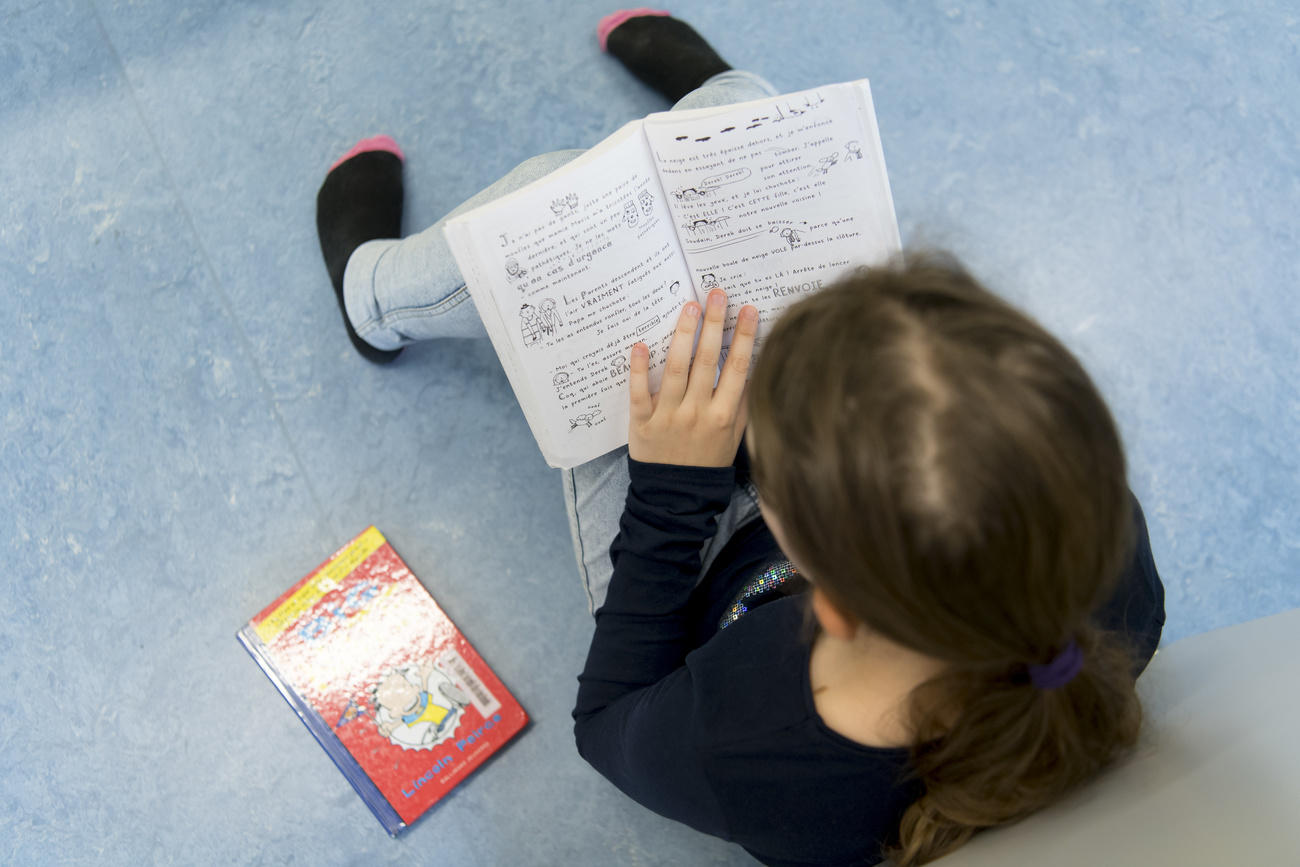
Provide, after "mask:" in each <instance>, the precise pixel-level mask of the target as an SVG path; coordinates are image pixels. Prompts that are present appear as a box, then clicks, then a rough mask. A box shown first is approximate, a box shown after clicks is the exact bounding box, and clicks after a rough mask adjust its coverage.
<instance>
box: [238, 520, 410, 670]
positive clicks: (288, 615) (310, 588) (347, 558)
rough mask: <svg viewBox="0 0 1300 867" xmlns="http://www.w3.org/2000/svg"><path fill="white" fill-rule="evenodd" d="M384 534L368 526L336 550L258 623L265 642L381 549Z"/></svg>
mask: <svg viewBox="0 0 1300 867" xmlns="http://www.w3.org/2000/svg"><path fill="white" fill-rule="evenodd" d="M384 541H385V539H384V536H383V534H382V533H380V532H379V531H378V530H377V529H375V528H374V527H370V528H368V529H367V530H366V531H365V532H364V533H362V534H361V535H360V536H358V537H357V538H355V539H353V540H352V543H351V544H350V545H348V546H347V547H346V548H344V549H343V550H342V551H340V552H339V553H338V554H336V555H335V556H334V557H332V558H331V559H330V561H329V562H328V563H326V564H325V565H324V566H323V567H321V569H320V571H319V572H317V573H316V574H315V575H313V576H312V577H311V579H310V580H308V581H305V582H303V585H302V586H301V587H299V588H298V589H297V590H295V591H294V592H293V595H292V596H290V597H289V598H288V599H286V600H284V602H282V603H280V605H279V607H277V608H276V609H275V610H274V611H272V612H271V613H270V614H269V615H268V616H267V617H266V619H265V620H263V621H261V622H260V623H258V624H257V625H256V626H255V627H254V629H255V631H256V632H257V637H258V638H260V639H262V643H263V644H270V643H271V642H272V641H274V640H275V639H276V638H277V637H279V636H280V634H281V633H282V632H284V631H285V630H286V629H288V628H289V627H290V626H292V625H293V624H294V623H295V622H296V621H297V620H298V618H299V617H302V615H304V614H306V613H307V612H308V611H310V610H311V608H312V606H313V605H315V604H316V603H317V602H319V601H320V600H321V597H323V596H324V595H325V594H326V593H329V592H330V591H331V590H333V589H334V588H336V587H338V586H339V582H341V581H342V580H343V579H344V578H346V577H347V576H348V575H349V574H350V573H351V572H352V570H353V569H355V568H357V566H359V565H361V563H362V562H363V561H364V560H365V559H366V558H367V557H369V556H370V555H371V554H373V553H375V551H377V550H379V548H380V546H382V545H383V544H384Z"/></svg>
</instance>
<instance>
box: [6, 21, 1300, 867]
mask: <svg viewBox="0 0 1300 867" xmlns="http://www.w3.org/2000/svg"><path fill="white" fill-rule="evenodd" d="M1239 8H1240V5H1239V4H1226V3H1219V4H1212V3H1200V2H1183V0H1174V2H1166V3H1160V4H1123V3H1119V4H1106V3H1100V2H1071V3H1066V2H1062V3H1051V4H1007V3H993V2H991V0H990V2H972V3H962V2H948V3H929V2H926V3H904V2H901V0H893V2H880V3H872V4H845V3H832V2H821V0H818V2H803V3H799V4H797V5H796V4H786V3H775V2H767V3H759V4H755V3H750V2H741V0H723V2H716V3H707V4H706V3H702V2H686V3H683V4H681V5H678V6H677V7H675V11H676V12H677V13H678V14H680V15H681V16H682V17H684V18H686V19H688V20H690V21H692V22H693V23H695V24H696V25H697V26H698V27H699V29H700V30H701V31H702V32H704V33H705V34H706V35H708V36H710V37H712V38H713V41H714V42H715V44H716V45H717V46H718V48H719V50H720V51H721V53H722V54H723V55H724V56H725V57H726V58H728V59H729V60H731V61H732V62H733V63H735V64H737V65H747V66H751V67H753V68H755V69H757V70H758V71H761V72H763V73H765V74H766V75H768V76H769V77H770V78H771V79H772V80H773V81H774V83H776V84H777V86H778V87H781V88H782V89H786V90H794V89H799V88H804V87H811V86H814V85H817V84H821V83H826V82H830V81H841V80H847V79H851V78H857V77H862V76H867V77H870V78H871V79H872V83H873V88H874V91H875V99H876V105H877V109H878V112H879V118H880V126H881V131H882V135H883V139H884V146H885V152H886V155H887V158H888V160H889V168H890V176H891V179H892V182H893V189H894V196H895V200H896V204H897V209H898V214H899V218H900V221H901V225H902V229H903V235H904V239H905V240H906V241H908V242H910V243H913V244H915V243H922V244H930V245H935V244H937V245H942V246H945V247H948V248H951V249H953V250H955V251H956V252H957V253H958V254H959V255H961V256H963V257H964V258H965V259H966V260H967V261H968V262H969V263H970V265H971V266H972V267H973V268H974V269H975V270H976V272H977V273H979V274H981V275H982V276H984V277H985V278H986V279H987V281H988V282H989V283H991V284H992V285H993V286H994V287H996V288H999V289H1000V290H1002V291H1003V292H1004V293H1005V294H1006V295H1008V296H1009V297H1011V298H1012V299H1014V300H1016V301H1018V302H1021V303H1023V304H1025V305H1027V306H1028V307H1029V308H1030V309H1031V310H1032V311H1033V312H1035V313H1036V314H1037V315H1038V316H1040V317H1041V318H1042V319H1043V320H1044V321H1045V322H1046V323H1047V324H1048V325H1049V326H1050V327H1052V328H1053V329H1054V330H1055V331H1057V332H1058V333H1059V334H1060V335H1062V336H1063V337H1064V339H1065V340H1066V341H1067V342H1068V343H1069V344H1070V346H1072V347H1073V348H1075V349H1076V350H1077V351H1078V352H1079V353H1080V354H1081V356H1082V357H1083V358H1084V360H1085V362H1086V363H1087V365H1088V366H1089V368H1090V369H1091V370H1092V371H1093V373H1094V374H1095V376H1096V377H1097V379H1098V381H1099V383H1100V384H1101V386H1102V388H1103V390H1104V392H1105V393H1106V395H1107V396H1108V397H1109V399H1110V400H1111V402H1112V405H1113V407H1114V409H1115V412H1116V414H1117V416H1118V418H1119V420H1120V423H1121V425H1122V428H1123V431H1124V434H1125V437H1126V440H1127V445H1128V449H1129V455H1130V458H1131V463H1132V481H1133V486H1134V488H1135V489H1136V491H1137V492H1138V494H1139V496H1140V497H1141V498H1142V500H1143V502H1144V504H1145V506H1146V510H1147V516H1148V519H1149V521H1150V524H1151V535H1152V542H1153V546H1154V549H1155V553H1156V557H1157V560H1158V562H1159V565H1160V568H1161V571H1162V573H1163V575H1164V578H1165V581H1166V584H1167V586H1168V590H1169V599H1168V611H1169V625H1168V628H1167V631H1166V640H1171V639H1176V638H1179V637H1181V636H1185V635H1189V634H1193V633H1199V632H1202V631H1205V630H1209V629H1212V628H1214V627H1218V626H1223V625H1227V624H1232V623H1237V622H1240V621H1244V620H1249V619H1252V618H1256V617H1259V616H1262V615H1266V614H1270V613H1275V612H1279V611H1283V610H1287V609H1290V608H1293V607H1296V606H1298V605H1300V509H1298V508H1297V506H1296V494H1297V489H1298V488H1300V484H1298V483H1300V460H1298V459H1297V454H1296V443H1297V442H1300V373H1298V371H1300V352H1298V351H1297V342H1296V334H1297V331H1300V312H1298V311H1300V305H1298V304H1297V300H1296V299H1297V292H1298V291H1300V253H1298V252H1297V247H1298V245H1297V241H1298V240H1300V237H1298V231H1297V223H1296V213H1297V203H1298V202H1300V145H1297V141H1298V140H1300V117H1298V115H1297V111H1296V105H1297V103H1296V95H1297V93H1300V72H1298V70H1300V49H1298V46H1300V18H1298V17H1297V15H1296V13H1295V11H1294V8H1293V7H1292V6H1291V5H1290V4H1288V3H1283V2H1271V3H1259V4H1254V6H1253V9H1252V10H1251V11H1249V12H1242V11H1237V10H1238V9H1239ZM1026 10H1031V11H1026ZM607 11H609V7H608V6H605V5H600V4H595V3H592V2H588V0H577V2H572V3H564V4H560V3H553V4H552V3H547V4H539V3H524V2H509V3H487V2H484V3H467V2H462V0H455V2H433V3H429V2H425V3H409V2H401V0H399V2H393V3H382V4H362V3H352V4H346V3H333V4H321V3H319V2H314V0H288V2H283V3H275V4H271V3H256V2H242V3H221V2H216V0H197V2H191V3H187V4H174V3H161V2H155V3H148V2H143V3H137V2H132V3H125V2H118V3H113V2H108V0H88V2H50V3H23V2H18V0H4V2H3V4H2V5H0V287H2V288H3V292H4V299H5V300H4V303H3V304H2V305H0V534H2V536H0V538H2V539H3V542H2V543H0V553H2V554H3V556H4V557H5V559H6V568H5V570H4V572H5V579H4V588H5V593H4V599H5V604H4V605H3V609H0V610H2V611H3V614H2V615H0V621H2V622H0V654H2V655H3V672H4V674H3V677H4V681H3V688H0V862H5V863H14V864H24V865H25V864H40V863H60V862H63V863H80V862H86V863H114V864H119V863H121V864H125V863H177V864H193V863H212V864H229V863H276V864H281V863H331V864H334V863H348V864H373V863H402V864H405V863H408V862H416V863H456V864H475V865H478V864H484V865H498V864H577V865H588V864H590V865H605V864H624V863H626V864H638V865H658V864H663V865H677V864H732V863H736V864H741V863H747V858H746V857H745V856H744V854H743V853H742V852H741V851H740V850H738V849H735V848H733V847H731V846H729V845H727V844H724V843H721V842H718V841H714V840H711V839H706V838H703V837H701V836H699V835H697V834H695V833H694V832H692V831H689V830H686V829H684V828H682V827H679V826H675V825H671V824H669V823H667V822H665V821H662V820H660V819H658V818H657V817H656V816H654V815H651V814H649V813H647V812H645V811H643V810H642V809H641V808H639V807H637V806H636V805H634V804H632V803H631V802H629V801H627V800H626V799H625V798H623V797H622V796H621V795H619V794H618V793H617V792H616V791H615V790H614V789H612V787H610V786H609V785H607V784H606V783H605V782H604V781H603V780H601V779H600V778H599V777H597V776H596V774H595V773H594V772H592V771H590V770H589V769H588V768H587V767H586V766H585V765H584V764H583V763H582V762H581V760H580V759H579V758H578V756H577V755H576V753H575V751H574V749H573V747H572V739H571V733H570V722H569V715H568V712H569V709H570V707H571V702H572V699H573V696H574V691H575V681H574V677H575V675H576V673H577V671H578V670H579V668H580V666H581V662H582V659H583V656H584V654H585V651H586V643H587V640H588V637H589V629H590V627H589V621H588V616H587V613H586V611H585V608H584V597H583V593H582V590H581V589H580V587H579V584H578V581H577V578H576V576H575V572H574V568H573V565H572V560H571V556H572V555H571V549H570V544H569V538H568V531H567V526H566V523H565V519H564V516H563V513H562V510H561V494H560V488H559V485H558V482H557V480H556V478H555V477H554V475H553V473H552V471H550V470H549V469H548V468H547V467H546V466H545V465H544V463H543V462H542V460H541V458H540V456H539V454H538V452H537V449H536V447H535V445H534V443H533V441H532V439H531V437H530V435H529V433H528V431H527V429H526V427H525V424H524V420H523V417H522V415H521V414H520V412H519V410H518V409H517V407H516V406H515V404H514V400H513V397H512V394H511V392H510V389H509V387H508V385H507V383H506V380H505V377H504V375H503V374H502V372H501V370H500V367H499V365H498V363H497V361H496V358H495V355H494V353H493V352H492V350H491V348H490V347H488V346H486V345H480V344H473V343H468V342H450V343H447V344H444V345H426V346H421V347H416V348H413V349H410V350H407V352H406V353H405V355H404V356H403V357H402V358H401V359H400V360H399V361H398V362H397V363H396V364H394V365H392V366H391V367H388V368H377V367H374V366H371V365H369V364H367V363H366V362H364V361H363V360H362V359H361V358H360V357H359V356H358V355H357V354H356V353H355V352H354V351H353V350H352V348H351V347H350V346H349V344H348V342H347V340H346V338H345V337H344V334H343V330H342V327H341V324H340V321H339V318H338V312H337V310H336V307H335V303H334V300H333V297H332V295H331V292H330V289H329V285H328V282H327V279H326V276H325V271H324V267H323V265H322V263H321V261H320V258H319V253H318V251H317V247H316V237H315V230H314V225H313V204H314V200H313V199H314V195H315V191H316V188H317V186H318V184H319V183H320V180H321V177H322V173H323V171H324V169H325V168H326V167H327V166H328V165H329V163H330V162H331V161H332V160H333V159H334V158H335V157H336V156H337V155H338V154H340V153H341V152H342V151H343V150H344V149H346V148H347V147H348V146H349V145H350V144H351V143H352V142H353V141H354V140H356V139H357V138H359V137H362V136H365V135H370V134H374V133H377V132H389V133H391V134H393V135H394V136H396V137H397V138H398V140H399V141H400V142H401V143H402V145H403V146H404V147H405V148H406V151H407V155H408V162H407V167H406V178H407V184H408V206H407V214H406V218H407V225H408V227H413V228H420V227H422V226H424V225H426V224H428V223H430V222H432V221H433V220H434V219H436V218H437V217H438V216H439V215H440V214H441V213H442V212H444V211H446V210H448V209H450V208H451V207H453V206H454V205H456V204H458V203H459V202H460V201H461V200H462V199H464V198H466V197H467V196H469V195H470V194H471V193H473V192H475V191H476V190H477V189H478V188H479V187H481V186H483V185H485V184H487V183H488V182H490V181H492V180H494V179H495V178H496V177H497V176H499V175H500V174H502V173H503V172H504V171H506V170H507V169H509V168H510V167H511V166H512V165H514V164H515V163H516V162H518V161H520V160H522V159H523V158H525V157H527V156H530V155H531V154H533V153H535V152H538V151H542V150H549V149H554V148H559V147H574V146H583V145H587V144H590V143H593V142H595V141H597V140H599V139H600V138H601V137H602V136H604V135H605V134H607V133H609V132H611V131H613V130H614V129H615V128H616V127H617V126H618V125H619V124H620V123H621V122H622V121H624V120H625V119H628V118H630V117H633V116H637V115H641V114H644V113H646V112H649V111H652V110H658V109H660V108H663V107H664V104H663V103H662V102H661V101H660V100H659V99H658V98H657V97H656V96H655V95H654V94H652V93H650V92H649V91H647V90H646V89H644V88H643V87H642V86H641V85H639V84H638V83H636V82H635V81H634V80H632V79H631V78H630V77H629V76H628V75H627V74H626V73H625V72H624V71H623V70H622V68H621V67H619V66H618V65H617V64H616V63H615V62H614V61H612V60H610V59H609V58H607V57H604V56H601V55H600V54H599V53H598V51H597V48H596V44H595V39H594V36H593V29H594V25H595V22H596V21H597V19H598V18H599V17H600V15H601V14H603V13H605V12H607ZM372 522H373V523H375V524H377V525H378V526H379V527H380V528H381V529H382V530H383V531H384V532H385V533H386V534H387V535H388V536H389V538H390V539H391V540H392V541H393V543H394V545H395V547H396V548H397V549H398V551H399V552H400V553H401V554H402V555H404V556H405V557H406V559H407V560H408V562H409V563H410V564H411V565H412V567H413V568H414V569H415V570H416V572H417V573H418V574H419V575H421V577H422V578H423V579H424V581H425V583H426V585H427V586H428V587H429V588H430V589H431V590H432V591H433V593H434V594H435V595H436V596H437V598H438V599H439V600H440V601H441V603H442V604H443V606H444V607H445V608H446V609H447V610H448V611H449V612H450V613H451V615H452V616H453V617H454V618H455V619H456V620H457V621H458V622H459V623H460V624H461V626H462V627H463V628H464V629H465V631H466V632H467V633H468V634H469V637H470V638H471V640H472V641H474V642H475V643H476V645H477V646H478V648H479V650H480V651H481V652H482V653H483V655H484V656H485V657H486V658H487V659H488V660H489V661H490V662H491V664H492V665H493V666H494V667H495V668H496V670H497V671H498V673H499V674H500V675H501V677H502V678H503V680H504V681H505V682H506V683H507V684H508V685H510V686H511V687H512V688H513V690H514V691H515V693H516V694H517V696H518V697H519V698H520V699H521V700H522V702H523V704H524V705H525V707H526V708H527V709H528V710H529V711H530V712H531V714H532V716H533V719H534V721H535V722H534V725H533V726H532V728H531V729H530V730H528V731H527V732H526V733H525V734H524V735H523V736H522V737H521V738H520V739H518V741H517V742H516V743H515V744H514V745H513V746H511V747H510V748H509V749H508V750H507V751H506V752H505V753H503V754H502V755H501V756H500V758H499V759H498V760H496V761H495V762H494V763H492V764H491V765H490V766H488V768H487V769H486V770H485V771H483V772H482V773H480V774H479V775H478V776H476V777H474V778H473V779H472V780H471V781H470V782H469V783H468V784H466V785H464V786H463V787H462V788H461V789H460V790H459V791H458V792H457V793H456V794H455V796H454V797H452V798H450V799H449V800H448V801H446V802H445V803H444V804H443V805H442V806H441V807H440V808H438V809H437V810H436V811H435V812H434V813H433V814H432V815H430V816H429V817H427V818H426V819H425V820H424V821H423V822H422V823H420V824H419V825H417V826H416V827H415V829H414V830H413V831H412V832H411V833H410V834H409V835H408V836H406V837H405V838H403V839H401V840H399V841H396V842H394V841H391V840H389V839H388V838H387V837H386V836H385V835H384V834H383V832H382V830H381V829H380V827H379V825H378V823H377V822H376V821H375V820H374V819H373V818H372V817H371V816H370V814H369V813H368V812H367V811H366V809H365V807H364V806H363V805H362V803H361V801H360V799H358V798H357V797H356V795H355V794H353V792H352V791H351V789H350V788H348V786H347V785H346V784H345V782H344V781H343V779H342V777H341V776H340V775H339V774H338V772H337V771H336V770H335V769H334V767H333V765H331V764H330V762H329V760H328V759H327V758H326V756H325V755H324V753H322V752H321V750H320V749H319V747H317V746H316V744H315V743H314V742H313V741H312V739H311V738H310V736H309V735H308V734H307V732H306V731H305V730H304V729H303V728H302V726H301V725H300V724H299V723H298V721H297V720H296V719H295V718H294V717H293V714H292V713H290V711H289V710H288V708H287V707H286V706H285V705H284V703H283V702H282V701H281V700H280V698H279V696H278V695H277V694H276V693H275V691H274V690H273V689H272V687H271V686H270V685H269V684H268V683H267V681H266V680H265V678H264V677H263V676H262V674H261V673H260V671H259V670H258V669H257V667H256V666H255V665H254V664H253V663H252V662H251V661H250V660H249V659H248V658H247V656H246V655H245V654H244V652H243V650H242V649H241V648H240V647H239V645H238V644H237V643H236V642H235V639H234V633H235V631H236V629H237V628H238V627H239V626H240V625H241V624H242V623H243V622H244V621H245V620H246V619H247V618H248V617H249V616H251V615H252V614H253V613H254V612H256V611H257V610H258V609H259V608H261V607H262V606H263V605H264V604H266V603H267V602H269V601H270V600H271V599H272V598H273V597H274V596H275V595H277V594H278V593H279V592H280V590H282V589H283V588H284V587H285V586H287V585H288V584H289V583H290V582H292V581H293V580H294V579H296V578H297V577H298V576H299V575H300V574H302V573H304V572H305V571H307V570H308V569H310V568H311V567H312V566H314V565H315V564H316V563H317V562H319V561H320V560H321V559H322V558H323V557H324V556H326V555H327V554H328V553H329V552H330V551H332V550H334V549H335V548H336V547H337V546H339V545H340V544H342V543H343V542H344V541H346V540H347V539H348V538H350V537H351V536H352V535H353V534H355V533H356V532H358V531H359V530H361V529H362V528H364V527H365V526H366V525H367V524H369V523H372Z"/></svg>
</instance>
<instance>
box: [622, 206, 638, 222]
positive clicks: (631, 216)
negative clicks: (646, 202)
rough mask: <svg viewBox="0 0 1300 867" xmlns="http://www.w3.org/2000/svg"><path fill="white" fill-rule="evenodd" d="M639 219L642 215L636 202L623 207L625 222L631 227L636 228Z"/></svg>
mask: <svg viewBox="0 0 1300 867" xmlns="http://www.w3.org/2000/svg"><path fill="white" fill-rule="evenodd" d="M638 219H640V214H638V213H637V210H636V203H635V202H628V203H627V204H626V205H624V206H623V220H624V222H626V223H627V224H628V225H629V226H635V225H636V222H637V220H638Z"/></svg>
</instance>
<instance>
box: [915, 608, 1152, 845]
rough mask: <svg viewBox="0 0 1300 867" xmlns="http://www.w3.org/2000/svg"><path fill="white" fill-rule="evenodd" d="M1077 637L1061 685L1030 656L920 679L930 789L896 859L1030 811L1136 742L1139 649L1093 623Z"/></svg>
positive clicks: (919, 741) (919, 757) (918, 759)
mask: <svg viewBox="0 0 1300 867" xmlns="http://www.w3.org/2000/svg"><path fill="white" fill-rule="evenodd" d="M1076 642H1077V646H1078V648H1079V650H1080V652H1081V655H1082V657H1083V664H1082V668H1080V669H1079V671H1078V673H1077V674H1076V675H1075V676H1074V677H1073V678H1071V679H1070V680H1069V682H1068V683H1065V684H1063V685H1061V686H1059V687H1056V688H1050V689H1044V688H1040V687H1038V686H1035V685H1034V684H1033V683H1032V682H1031V680H1030V676H1029V672H1028V671H1027V670H1026V667H1025V666H1023V665H1017V666H1014V667H1005V666H1003V667H1000V668H999V667H991V666H986V667H961V666H957V667H954V668H953V669H951V670H949V671H947V672H945V673H944V674H943V675H941V676H940V677H938V678H935V679H934V680H931V681H929V682H928V683H926V684H924V685H922V686H921V687H920V688H918V690H917V691H916V693H915V694H914V697H913V704H912V707H913V713H914V717H913V719H914V725H915V731H916V733H917V738H916V746H914V747H913V749H912V768H913V772H914V774H915V776H916V777H917V778H919V779H920V780H921V782H922V783H923V784H924V787H925V794H924V795H922V797H921V798H920V800H918V801H916V802H915V803H914V804H912V806H911V807H909V808H908V810H907V812H906V813H905V814H904V815H903V820H902V823H901V825H900V828H899V842H898V845H897V847H896V848H895V849H893V850H892V851H890V852H889V856H890V858H892V859H893V861H894V863H895V864H896V865H897V867H913V865H919V864H925V863H928V862H930V861H933V860H934V859H936V858H939V857H941V856H943V855H945V854H947V853H949V852H951V851H952V850H954V849H956V848H957V847H959V846H961V845H962V844H963V843H965V842H966V841H967V840H968V839H969V838H970V837H971V835H972V834H974V833H975V832H976V831H978V830H980V829H981V828H987V827H991V826H994V825H1001V824H1004V823H1007V822H1014V821H1016V820H1018V819H1021V818H1023V817H1025V816H1027V815H1029V814H1030V813H1032V812H1034V811H1035V810H1038V809H1040V808H1041V807H1044V806H1046V805H1047V804H1049V803H1051V802H1052V801H1055V800H1056V799H1057V798H1059V797H1060V796H1061V795H1063V794H1064V793H1066V792H1068V791H1070V790H1071V789H1073V788H1075V787H1076V786H1078V785H1079V784H1080V783H1083V782H1085V781H1087V780H1088V779H1090V778H1091V777H1093V776H1094V775H1095V774H1096V773H1097V772H1098V771H1099V770H1101V769H1102V768H1104V767H1105V766H1107V765H1108V764H1110V763H1112V762H1113V761H1115V760H1116V759H1117V758H1119V757H1120V756H1122V755H1123V754H1124V753H1125V752H1127V751H1128V750H1130V749H1131V748H1132V747H1133V745H1134V744H1135V743H1136V741H1137V736H1138V729H1139V727H1140V725H1141V720H1142V709H1141V705H1140V704H1139V702H1138V697H1137V691H1136V688H1135V681H1134V678H1133V657H1132V654H1131V653H1130V652H1129V651H1128V650H1127V649H1126V648H1125V646H1124V644H1123V643H1122V640H1121V639H1119V638H1118V637H1117V636H1113V635H1109V634H1107V633H1103V632H1101V631H1100V630H1098V629H1096V628H1095V627H1091V626H1086V627H1084V628H1083V630H1082V634H1081V635H1080V636H1079V638H1078V639H1076ZM950 708H959V711H958V713H957V715H956V717H955V719H954V718H953V717H952V715H951V714H949V713H946V712H945V711H947V710H948V709H950Z"/></svg>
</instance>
